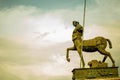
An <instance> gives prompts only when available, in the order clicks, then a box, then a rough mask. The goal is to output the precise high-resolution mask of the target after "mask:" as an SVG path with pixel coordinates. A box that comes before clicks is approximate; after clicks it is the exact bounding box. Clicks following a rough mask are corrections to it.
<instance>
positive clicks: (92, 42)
mask: <svg viewBox="0 0 120 80" xmlns="http://www.w3.org/2000/svg"><path fill="white" fill-rule="evenodd" d="M107 41H108V43H109V48H112V44H111V41H110V40H109V39H105V38H103V37H95V38H93V39H89V40H83V48H82V49H83V51H85V52H95V51H98V50H100V49H105V48H106V46H107Z"/></svg>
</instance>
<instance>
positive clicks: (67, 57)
mask: <svg viewBox="0 0 120 80" xmlns="http://www.w3.org/2000/svg"><path fill="white" fill-rule="evenodd" d="M69 50H76V49H75V47H69V48H67V53H66V60H67V61H68V62H70V58H69Z"/></svg>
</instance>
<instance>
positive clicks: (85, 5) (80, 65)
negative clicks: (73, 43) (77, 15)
mask: <svg viewBox="0 0 120 80" xmlns="http://www.w3.org/2000/svg"><path fill="white" fill-rule="evenodd" d="M85 13H86V0H84V13H83V33H84V27H85ZM83 39H84V34H83V36H82V46H81V52H82V49H83ZM80 67H81V62H80Z"/></svg>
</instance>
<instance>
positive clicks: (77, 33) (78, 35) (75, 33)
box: [72, 25, 83, 41]
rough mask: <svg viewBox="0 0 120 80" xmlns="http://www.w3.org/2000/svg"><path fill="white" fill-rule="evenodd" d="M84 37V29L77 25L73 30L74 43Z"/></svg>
mask: <svg viewBox="0 0 120 80" xmlns="http://www.w3.org/2000/svg"><path fill="white" fill-rule="evenodd" d="M82 35H83V27H82V26H81V25H77V26H76V27H75V29H74V30H73V34H72V41H74V40H76V39H81V37H82Z"/></svg>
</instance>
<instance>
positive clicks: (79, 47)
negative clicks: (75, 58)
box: [77, 46, 85, 68]
mask: <svg viewBox="0 0 120 80" xmlns="http://www.w3.org/2000/svg"><path fill="white" fill-rule="evenodd" d="M77 51H78V54H79V56H80V58H81V61H82V64H83V65H82V67H83V68H84V67H85V62H84V59H83V55H82V50H81V46H78V47H77ZM80 66H81V65H80Z"/></svg>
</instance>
